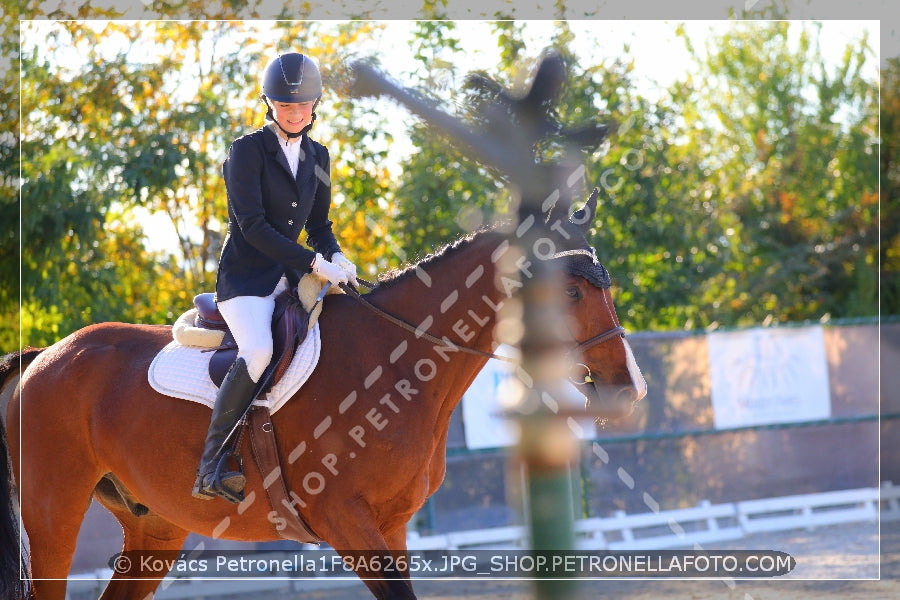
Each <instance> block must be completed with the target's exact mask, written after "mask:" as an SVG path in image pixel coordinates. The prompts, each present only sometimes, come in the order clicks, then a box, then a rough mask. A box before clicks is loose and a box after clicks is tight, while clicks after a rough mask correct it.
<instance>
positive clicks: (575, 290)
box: [566, 287, 581, 300]
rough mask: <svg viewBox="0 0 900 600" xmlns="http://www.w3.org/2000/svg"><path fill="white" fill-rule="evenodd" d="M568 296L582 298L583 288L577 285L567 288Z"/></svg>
mask: <svg viewBox="0 0 900 600" xmlns="http://www.w3.org/2000/svg"><path fill="white" fill-rule="evenodd" d="M566 296H568V297H569V299H570V300H581V290H579V289H578V288H577V287H570V288H566Z"/></svg>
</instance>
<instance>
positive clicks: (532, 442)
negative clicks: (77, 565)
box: [348, 52, 602, 600]
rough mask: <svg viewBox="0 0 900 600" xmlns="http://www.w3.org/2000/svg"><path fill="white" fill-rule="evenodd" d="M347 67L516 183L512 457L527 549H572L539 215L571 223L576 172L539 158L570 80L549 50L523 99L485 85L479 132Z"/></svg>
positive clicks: (556, 348)
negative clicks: (517, 381) (487, 96)
mask: <svg viewBox="0 0 900 600" xmlns="http://www.w3.org/2000/svg"><path fill="white" fill-rule="evenodd" d="M351 71H352V76H351V77H350V82H349V85H348V90H349V91H350V93H352V94H354V95H357V96H366V95H375V96H377V95H380V94H388V95H390V96H393V97H394V98H396V99H397V100H399V101H400V102H402V103H403V104H404V105H406V106H407V107H409V108H410V109H411V110H412V111H413V112H414V113H416V114H418V115H420V116H421V117H422V118H424V119H425V120H426V121H427V122H428V123H429V125H431V126H432V127H434V128H436V129H439V130H440V131H442V132H443V133H444V134H445V135H447V136H448V137H449V138H450V139H451V140H452V141H453V142H454V143H456V144H458V145H459V146H460V147H461V148H463V149H464V150H465V151H466V152H467V153H468V154H469V156H470V157H471V158H473V159H475V160H479V161H482V162H483V163H485V164H489V165H492V166H494V167H495V168H497V169H499V170H500V171H502V172H504V173H505V174H506V175H507V177H508V178H509V181H510V182H511V183H512V185H513V188H514V191H515V194H516V196H517V200H518V208H517V214H516V216H517V227H516V230H515V234H514V235H513V236H512V238H513V239H512V240H511V241H510V250H512V251H511V252H508V253H507V254H508V255H509V256H506V257H505V258H504V259H503V260H501V261H499V263H498V268H499V269H500V270H501V272H502V273H503V275H504V276H505V277H508V278H509V279H515V278H518V280H519V282H520V283H521V284H522V286H521V289H520V290H519V293H518V294H516V295H514V296H513V297H512V298H509V299H507V300H508V301H507V302H506V304H507V305H508V307H507V311H508V312H510V309H509V307H511V306H515V307H517V310H511V312H512V313H513V314H514V316H509V317H504V318H501V319H500V321H501V323H500V324H498V330H499V329H501V325H502V323H503V321H507V322H508V323H509V322H512V324H511V329H512V330H513V331H514V333H512V334H509V335H506V334H504V335H501V337H504V338H514V339H503V340H502V341H505V342H507V343H510V344H517V345H518V346H519V347H520V349H521V354H522V370H523V371H524V373H525V374H526V375H525V380H526V382H525V383H524V384H523V386H522V388H521V391H520V393H519V394H518V396H517V397H515V398H508V399H507V400H510V402H508V403H507V404H515V405H516V406H517V408H518V410H517V412H516V415H515V416H516V417H517V420H518V422H519V425H520V430H521V436H520V440H519V445H518V456H519V459H520V460H521V462H522V464H523V465H524V466H525V469H526V474H527V482H528V483H527V488H528V489H527V490H526V493H527V494H528V500H527V505H528V507H529V510H528V513H529V514H528V516H527V518H528V522H529V526H530V532H531V546H532V552H534V554H535V558H536V559H537V558H538V557H539V556H542V555H543V556H546V554H545V553H547V552H553V551H567V550H571V549H572V548H573V547H574V538H575V533H574V523H573V521H574V515H573V511H572V504H573V502H572V496H571V489H570V483H569V468H570V466H571V465H572V464H574V462H575V461H576V460H577V459H578V440H577V439H576V438H575V435H574V433H573V432H572V431H571V430H570V429H569V426H568V421H567V420H565V419H564V418H561V417H560V416H558V415H556V411H555V410H554V407H555V406H557V401H558V399H560V398H562V397H563V396H562V393H561V391H562V386H563V381H564V379H565V371H566V369H565V364H564V363H563V345H562V337H561V336H562V335H563V331H565V327H564V326H562V324H561V316H562V312H563V307H562V284H561V281H560V278H561V274H560V273H557V272H556V271H555V270H554V269H553V267H552V264H551V263H550V262H549V261H547V260H542V259H541V258H540V257H541V256H544V257H546V256H549V255H550V254H552V253H553V251H554V250H553V248H552V245H553V242H552V240H553V238H554V236H551V235H549V233H550V226H551V225H552V223H551V224H548V223H547V222H546V214H545V213H546V212H547V211H548V210H549V209H550V208H551V206H550V205H553V204H554V203H555V202H559V204H560V206H559V207H558V210H559V212H558V213H556V214H558V215H559V216H560V218H566V217H568V212H567V211H568V209H569V202H570V200H569V194H568V193H566V192H567V190H568V188H569V186H568V184H567V183H566V182H567V180H568V177H569V175H570V174H571V173H573V172H575V168H574V166H573V165H571V164H568V165H566V164H561V163H547V164H540V163H539V162H538V161H537V152H536V151H537V147H538V144H539V143H540V142H541V141H542V140H545V139H546V138H547V137H548V136H549V135H552V134H560V133H561V129H560V127H559V125H558V124H556V123H555V122H554V121H553V119H552V118H551V116H550V112H551V108H552V107H551V105H552V103H553V102H554V101H555V100H556V98H557V96H558V95H559V92H560V91H561V89H562V86H563V84H564V83H565V79H566V77H567V71H566V66H565V64H564V61H563V60H562V57H561V56H560V55H558V54H557V53H555V52H549V53H546V54H545V55H544V56H543V58H542V59H541V62H540V64H539V65H538V68H537V71H536V73H535V77H534V80H533V81H532V85H531V88H530V89H529V91H528V93H527V94H526V95H525V96H523V97H520V98H513V97H511V96H509V95H508V94H505V93H496V92H497V88H498V86H495V85H492V84H491V83H490V82H487V81H482V84H484V90H486V91H488V92H490V93H492V94H494V99H493V101H491V102H489V103H487V105H486V106H484V107H482V110H481V111H480V112H481V116H482V118H483V122H482V124H481V129H480V130H479V131H477V132H476V131H473V130H471V129H469V128H468V127H467V126H465V125H464V124H463V123H461V122H460V121H459V120H458V119H456V118H454V117H452V116H450V115H448V114H446V113H444V112H443V111H441V110H439V109H438V108H437V107H435V106H434V105H432V104H431V103H430V102H429V101H427V100H424V99H423V98H422V97H420V96H419V95H417V94H415V93H413V92H411V91H410V90H407V89H405V88H402V87H400V86H398V85H396V84H394V83H392V82H390V81H389V80H387V78H385V77H384V76H383V75H381V74H380V73H379V72H378V71H376V70H375V69H374V68H373V67H372V66H371V65H368V64H366V63H365V62H359V61H358V62H355V63H353V64H352V69H351ZM566 135H567V134H566ZM576 137H578V136H576ZM581 137H583V136H581ZM600 138H602V132H601V131H600V130H597V139H598V141H599V139H600ZM571 141H576V140H575V139H574V138H573V139H572V140H571ZM582 143H583V140H582ZM507 329H509V327H508V328H507ZM507 333H509V332H508V331H507ZM536 575H537V578H536V579H535V584H536V592H537V597H538V598H539V599H541V600H544V599H546V600H550V599H553V600H565V599H566V598H569V597H571V596H573V595H574V593H575V590H576V586H575V581H574V580H569V581H566V580H560V579H553V578H552V574H551V573H547V572H543V573H541V572H539V573H537V574H536Z"/></svg>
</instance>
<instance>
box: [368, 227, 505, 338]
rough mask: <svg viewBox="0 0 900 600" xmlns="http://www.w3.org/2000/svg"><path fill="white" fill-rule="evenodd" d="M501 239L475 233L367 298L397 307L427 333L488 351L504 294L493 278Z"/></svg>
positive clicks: (496, 236)
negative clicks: (400, 279) (475, 234)
mask: <svg viewBox="0 0 900 600" xmlns="http://www.w3.org/2000/svg"><path fill="white" fill-rule="evenodd" d="M503 239H504V238H503V237H502V236H501V235H500V234H498V233H495V232H485V233H482V234H479V235H477V236H475V237H474V238H472V239H471V240H468V241H466V242H463V243H462V244H461V245H460V246H459V247H458V248H453V249H451V250H448V251H447V252H445V253H444V255H442V256H440V257H438V258H436V259H432V260H430V261H425V262H422V263H419V265H417V266H416V267H415V274H414V275H407V276H406V277H405V278H404V280H403V281H400V282H397V283H396V284H395V285H393V286H391V287H390V289H388V290H385V293H384V294H376V295H373V298H375V299H377V301H378V304H379V305H380V306H382V307H384V308H385V309H386V310H389V311H390V312H395V314H398V313H399V311H402V314H403V315H404V316H406V317H407V319H408V320H409V321H410V322H411V323H412V324H414V325H418V326H421V327H422V328H423V329H425V331H426V332H427V333H430V334H431V335H434V336H436V337H438V338H446V339H447V340H448V341H449V342H450V343H451V344H453V345H457V346H461V347H467V348H472V349H475V350H480V351H482V352H490V351H492V349H493V345H494V344H493V336H492V331H493V327H494V323H495V321H496V312H497V310H498V308H499V307H500V306H501V305H502V301H503V300H502V298H505V295H503V294H502V293H501V291H500V290H499V289H498V288H497V286H496V285H495V283H494V280H495V262H496V260H497V255H498V254H499V253H500V252H502V251H503V249H504V248H505V247H506V245H507V244H506V243H505V242H504V241H503ZM454 354H461V353H460V352H456V351H454Z"/></svg>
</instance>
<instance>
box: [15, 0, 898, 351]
mask: <svg viewBox="0 0 900 600" xmlns="http://www.w3.org/2000/svg"><path fill="white" fill-rule="evenodd" d="M179 6H180V5H179ZM185 6H187V5H185ZM228 6H229V5H223V6H222V10H223V11H224V13H223V14H224V15H226V16H227V13H228V11H229V10H231V9H229V7H228ZM182 8H184V7H182ZM440 8H441V7H440V5H439V3H432V5H431V10H432V11H433V12H434V14H435V16H438V17H439V16H440V14H439V11H440ZM83 16H97V15H83ZM5 26H7V27H8V26H9V25H5ZM463 26H464V25H462V24H458V23H454V22H451V21H446V20H440V19H436V20H431V21H422V22H418V23H416V24H415V25H414V27H413V29H412V33H411V37H410V40H409V44H410V45H409V48H410V52H409V54H410V57H411V59H412V63H411V64H413V65H414V66H413V67H411V68H410V69H409V70H408V71H406V72H402V73H400V72H395V71H394V68H395V66H394V65H393V64H390V63H388V64H383V65H382V68H383V69H384V70H386V71H387V72H389V73H391V74H394V75H402V76H403V77H404V78H405V80H406V81H408V82H411V85H414V86H415V87H416V88H417V89H419V90H421V91H422V93H423V94H426V95H429V96H430V97H431V98H432V99H433V100H434V101H435V102H436V103H440V104H441V105H442V106H443V107H444V108H445V110H447V111H450V112H453V113H454V114H456V115H457V116H458V117H459V118H460V119H464V120H466V121H467V122H469V123H470V124H471V125H472V126H473V127H478V126H479V113H478V111H477V110H475V109H476V108H477V106H478V97H477V91H476V90H473V89H472V88H471V87H467V85H466V75H467V74H466V73H465V72H464V70H463V69H462V68H461V67H460V64H461V63H462V61H461V60H460V57H461V56H463V55H464V54H465V53H466V52H467V50H468V49H467V48H466V47H465V44H464V43H463V41H462V40H463V36H462V35H461V32H460V29H459V28H460V27H463ZM22 27H23V28H24V29H23V32H22V33H23V39H24V40H25V42H26V43H24V44H23V45H22V52H23V53H22V56H21V60H22V78H21V89H20V93H21V99H22V108H23V110H22V115H21V127H22V130H21V138H20V139H21V147H17V146H16V140H18V139H19V136H17V135H12V133H13V132H11V131H8V130H6V132H5V133H3V137H2V138H0V162H2V165H3V173H4V174H5V177H4V179H3V181H2V182H0V184H2V185H0V188H2V192H3V195H2V197H0V218H2V221H3V224H4V225H3V229H2V230H0V251H2V256H0V278H2V285H0V314H2V315H3V318H4V323H6V322H8V323H9V325H8V326H7V325H4V327H3V328H2V329H0V344H2V347H3V348H4V349H10V348H12V347H14V346H18V345H19V344H20V343H21V344H31V345H41V344H47V343H50V342H53V341H55V340H56V339H58V338H59V337H61V336H63V335H66V334H67V333H69V332H71V331H73V330H75V329H77V328H79V327H81V326H83V325H86V324H89V323H93V322H98V321H103V320H123V321H138V322H153V323H166V322H169V321H171V319H172V318H174V317H175V316H177V314H178V313H179V312H180V311H181V310H184V309H186V308H187V306H188V305H189V303H190V298H191V296H192V295H193V294H195V293H197V292H199V291H205V290H209V289H212V286H213V285H214V280H215V268H216V259H217V257H218V252H219V249H220V247H221V243H222V238H223V235H224V230H223V228H224V226H225V222H226V209H225V197H224V187H223V182H222V179H221V174H220V167H221V161H222V160H223V158H224V156H225V152H226V151H227V148H228V144H229V143H230V142H231V140H233V139H234V138H235V137H237V136H238V135H241V134H242V133H244V132H246V131H249V130H251V129H253V128H255V127H258V126H259V125H261V124H262V117H263V111H262V110H261V106H260V103H259V100H258V97H257V96H258V83H257V75H258V74H259V73H260V72H261V70H262V68H263V66H264V65H265V62H266V60H267V59H268V57H270V56H271V55H272V54H273V53H274V52H276V51H278V50H284V49H286V48H287V47H291V48H295V49H298V50H300V51H308V52H309V53H310V54H312V55H313V56H315V57H316V58H317V59H318V60H319V62H320V67H321V69H322V72H323V76H324V78H325V83H326V86H325V87H326V92H325V96H324V97H323V102H322V104H321V105H320V106H319V109H318V116H319V120H318V121H317V124H316V128H315V129H314V130H313V136H314V137H316V138H317V139H319V140H320V141H322V142H323V143H324V144H325V145H326V146H327V147H328V148H329V150H330V152H331V154H332V178H333V185H334V200H335V205H334V209H333V220H334V221H335V225H336V230H337V234H338V238H339V239H340V240H341V243H342V246H343V247H344V249H345V251H346V252H347V254H348V255H350V256H351V258H353V259H354V260H355V261H356V262H357V263H358V264H359V265H360V267H361V268H362V271H363V272H361V275H363V276H365V275H368V276H370V277H374V276H375V275H376V274H377V273H378V272H380V271H383V270H384V269H387V268H390V267H394V266H398V265H399V264H401V263H403V262H408V261H411V260H413V259H415V258H417V257H420V256H422V255H424V254H426V253H428V252H429V251H431V250H432V249H434V248H435V247H436V246H439V245H441V244H443V243H446V242H449V241H452V240H453V239H455V238H456V237H458V236H459V235H461V234H463V233H465V232H467V231H470V230H472V229H474V228H476V227H478V226H480V225H482V224H485V223H489V222H492V221H494V220H496V219H498V218H503V217H504V216H505V215H507V214H508V212H509V210H510V207H509V203H510V194H509V192H508V191H507V189H506V187H505V186H504V182H503V181H502V180H500V179H498V177H497V176H496V174H495V173H492V172H490V171H488V170H487V169H485V168H484V166H482V165H479V164H477V163H476V162H474V161H472V160H471V159H470V158H468V157H467V156H465V155H464V153H462V152H460V151H458V150H457V149H456V148H454V147H453V146H452V145H451V144H449V143H448V141H447V140H445V139H443V138H441V137H440V136H435V135H434V133H433V131H432V130H430V129H429V128H428V127H427V126H426V125H425V124H424V123H422V122H420V121H419V120H418V119H416V118H414V117H412V116H410V115H408V114H407V113H406V112H405V111H404V110H403V109H400V108H397V107H396V106H395V105H390V106H389V101H387V100H359V99H353V98H349V97H347V96H345V95H344V94H343V93H342V92H341V89H340V86H339V85H337V84H338V80H339V79H340V76H341V73H342V68H343V62H344V61H345V59H346V58H347V55H348V54H352V53H354V52H356V51H357V50H356V49H357V48H361V47H363V46H364V44H365V42H367V41H370V40H372V39H374V38H375V37H376V36H377V35H379V25H378V24H376V23H373V22H368V21H350V22H345V23H338V24H335V23H317V22H290V21H285V22H278V23H277V24H275V25H274V27H276V29H275V30H271V29H270V28H268V27H266V28H259V27H258V25H256V24H254V23H252V22H242V21H227V22H226V21H209V22H203V21H158V22H134V21H128V22H125V21H122V22H117V21H86V20H80V21H79V20H73V21H59V22H49V23H48V22H37V21H35V22H27V21H23V22H22ZM527 30H528V27H527V24H523V23H520V22H514V21H498V22H496V23H493V24H491V35H492V36H493V39H494V40H495V41H496V48H497V57H498V64H496V65H495V66H493V67H492V68H491V69H490V70H489V71H486V72H485V75H487V76H489V77H490V78H491V79H494V80H495V81H497V82H498V83H500V84H501V85H503V86H504V87H508V88H515V87H516V86H517V85H520V84H521V83H522V82H523V81H525V80H527V77H528V73H529V72H530V71H531V69H532V68H533V67H534V65H535V63H536V60H537V58H538V55H539V53H540V51H541V50H542V49H543V48H536V47H534V46H533V45H532V44H531V43H530V42H529V41H528V39H527ZM4 39H6V38H4ZM684 39H685V43H686V44H688V46H689V49H690V50H691V51H692V53H693V56H694V64H693V65H692V66H691V68H690V69H689V70H688V71H687V72H688V74H687V75H686V76H685V77H683V78H681V79H680V80H678V81H676V83H675V84H674V85H672V86H671V87H670V88H669V89H668V90H666V93H665V94H663V95H662V98H661V99H655V100H653V101H651V100H650V99H648V98H647V97H646V96H645V95H644V94H643V93H642V92H641V91H640V90H641V88H640V85H639V84H638V82H637V79H636V75H635V73H634V67H633V62H632V60H631V58H630V56H629V54H628V50H627V48H623V52H622V54H621V55H620V56H618V57H609V58H603V59H598V58H597V57H596V56H595V55H593V54H592V53H588V54H585V53H584V52H583V51H579V50H578V48H579V47H581V46H579V44H578V43H577V42H578V40H577V37H576V35H575V34H574V33H573V31H572V30H571V29H570V28H569V26H568V24H567V23H565V22H559V23H557V24H556V25H555V29H554V33H553V38H552V40H550V43H551V44H552V45H553V46H554V47H555V48H557V49H558V50H559V51H560V52H561V53H562V55H563V56H564V58H565V59H566V62H567V65H568V68H569V75H570V76H569V79H568V81H567V83H566V85H565V88H564V91H563V95H562V97H561V98H560V101H559V103H558V106H557V109H556V115H555V117H556V118H557V119H558V120H559V122H560V123H562V124H564V125H567V126H577V125H579V124H585V123H591V122H596V121H603V122H606V123H608V124H609V125H610V126H611V130H610V134H609V136H608V140H607V141H606V142H605V143H604V144H603V145H602V146H600V147H599V148H592V149H588V150H585V152H584V154H583V156H582V157H581V158H582V159H583V162H584V165H585V172H584V180H583V182H581V183H580V184H579V185H581V186H582V187H583V190H582V191H583V193H584V195H585V196H586V194H587V191H588V190H589V189H590V188H591V187H593V186H599V187H601V189H602V190H603V195H602V196H601V199H602V202H601V208H600V211H599V215H598V220H597V223H595V226H594V228H593V229H592V230H591V241H592V242H593V243H594V245H595V246H596V247H597V249H598V253H599V255H600V257H601V259H602V260H603V262H604V263H605V264H606V265H607V266H608V268H609V270H610V272H611V273H612V275H613V277H614V282H615V287H616V301H617V304H618V305H619V307H620V309H619V313H620V316H621V317H622V320H623V323H624V324H625V325H626V326H627V327H629V328H631V329H693V328H700V327H711V326H741V325H748V324H753V323H760V322H765V321H772V320H775V321H791V320H803V319H819V318H822V317H823V316H824V315H826V314H830V315H831V316H833V317H847V316H860V315H874V314H877V313H878V309H879V306H878V273H877V265H878V262H879V259H880V260H881V263H882V265H883V269H884V274H885V279H884V281H883V294H882V305H881V310H882V312H885V313H898V312H900V283H898V281H900V276H898V273H900V258H898V257H900V233H898V231H900V215H898V209H897V208H896V207H897V206H900V202H898V191H897V190H898V185H900V180H898V178H897V161H896V156H897V149H896V139H897V138H898V136H897V127H896V123H897V115H898V114H900V100H898V96H897V93H896V90H897V89H900V85H898V83H897V81H898V73H900V66H898V64H897V62H896V61H893V62H891V63H889V68H887V69H885V71H884V72H883V74H882V77H883V80H882V103H881V115H880V124H881V143H882V154H881V172H882V180H881V182H880V185H881V193H882V204H881V207H882V221H881V224H882V230H881V234H882V235H881V242H882V245H881V248H882V250H881V255H880V256H879V254H878V248H879V244H878V242H879V238H878V225H879V219H878V217H879V214H878V208H879V205H878V198H879V196H878V192H879V181H878V162H877V161H878V160H879V155H878V141H879V140H878V131H879V114H878V109H877V106H878V95H877V92H878V88H877V86H876V82H874V81H871V80H869V79H867V78H866V76H865V75H864V73H865V72H866V71H865V66H866V65H867V64H868V63H869V61H872V60H874V58H873V52H872V50H871V48H870V47H869V45H868V43H867V41H866V40H865V39H863V40H859V41H858V42H856V43H854V44H851V45H848V46H847V48H846V51H845V53H844V54H843V58H842V60H841V61H839V63H838V64H837V65H829V64H827V63H825V61H824V60H823V59H822V58H821V54H820V52H818V49H819V46H820V45H821V44H824V43H825V41H824V40H822V39H821V35H820V32H819V29H818V27H817V26H816V25H815V24H811V23H788V22H785V21H771V22H752V23H751V22H747V23H741V22H735V23H734V24H733V26H732V27H730V28H729V29H728V30H727V31H726V32H725V33H723V34H720V35H714V36H712V37H711V38H710V40H709V42H708V45H707V47H706V48H705V51H701V49H698V48H693V47H691V46H690V40H689V39H688V38H687V37H685V38H684ZM35 40H40V41H39V43H38V42H35ZM288 41H289V42H288ZM404 42H405V40H404ZM4 50H5V51H7V50H8V51H11V52H18V48H17V47H16V48H14V47H12V46H10V47H9V48H6V47H4ZM9 83H10V80H9V76H8V75H7V81H6V84H7V85H6V86H5V87H4V95H3V96H0V104H2V106H3V107H4V109H8V110H9V111H10V112H4V114H5V115H14V114H18V112H17V111H18V103H15V102H13V95H12V94H7V92H8V91H9ZM331 84H334V85H331ZM400 140H403V141H404V144H406V145H408V146H402V147H401V146H399V145H398V142H399V141H400ZM18 150H21V157H22V161H21V165H20V164H19V162H18V157H19V152H18ZM555 151H556V150H555V149H554V147H553V146H552V145H547V146H546V147H541V148H539V152H540V156H541V158H543V159H547V160H549V159H552V158H554V156H555V155H554V152H555ZM398 156H399V157H401V162H400V164H394V161H395V160H396V158H397V157H398ZM20 167H21V174H22V179H21V181H18V180H17V179H14V178H13V177H12V176H11V175H10V174H12V173H17V172H19V168H20ZM19 184H21V196H20V197H21V204H19V202H18V200H17V197H18V194H17V193H16V191H17V190H16V189H15V188H16V187H17V186H18V185H19ZM151 214H155V215H163V216H164V220H165V221H166V222H168V223H169V227H168V229H169V231H171V232H172V233H171V235H173V236H174V239H175V240H177V242H176V244H175V246H174V247H170V248H167V249H165V250H163V249H161V248H160V244H159V240H154V239H149V238H148V236H153V235H159V233H158V232H159V229H158V228H156V227H151V226H150V225H149V223H150V221H149V220H148V215H151ZM20 216H21V230H18V231H17V230H16V228H15V227H11V226H10V224H13V223H18V221H19V217H20ZM153 222H158V221H153ZM19 241H21V245H22V253H21V255H19ZM20 267H21V285H22V303H21V305H19V298H18V294H17V293H16V292H17V290H18V284H19V281H20V280H19V271H20ZM19 314H21V316H22V324H23V328H22V332H21V333H22V336H21V339H20V338H19V335H18V318H17V316H18V315H19Z"/></svg>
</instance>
